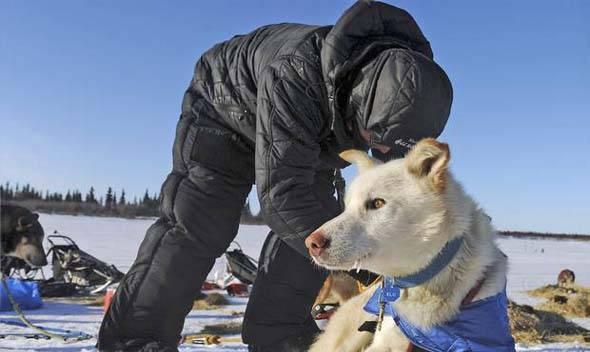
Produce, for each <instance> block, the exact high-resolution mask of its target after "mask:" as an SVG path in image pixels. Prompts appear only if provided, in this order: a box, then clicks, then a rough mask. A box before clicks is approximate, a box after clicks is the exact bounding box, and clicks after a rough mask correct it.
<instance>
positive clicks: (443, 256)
mask: <svg viewBox="0 0 590 352" xmlns="http://www.w3.org/2000/svg"><path fill="white" fill-rule="evenodd" d="M461 244H463V236H461V237H457V238H455V239H453V240H451V241H449V242H447V244H445V246H444V247H443V249H442V250H441V251H440V252H439V253H438V254H437V255H436V257H434V259H432V261H431V262H430V263H429V264H428V265H427V266H426V267H425V268H424V269H422V270H420V271H418V272H416V273H414V274H410V275H406V276H399V277H393V278H389V277H384V278H383V288H384V291H387V288H388V287H391V288H393V287H397V288H398V289H400V288H410V287H414V286H418V285H421V284H423V283H425V282H426V281H428V280H430V279H432V278H433V277H435V276H436V275H437V274H438V273H440V272H441V271H442V270H443V269H444V268H445V267H446V266H447V265H449V263H450V262H451V261H452V260H453V258H455V255H456V254H457V252H458V251H459V248H461Z"/></svg>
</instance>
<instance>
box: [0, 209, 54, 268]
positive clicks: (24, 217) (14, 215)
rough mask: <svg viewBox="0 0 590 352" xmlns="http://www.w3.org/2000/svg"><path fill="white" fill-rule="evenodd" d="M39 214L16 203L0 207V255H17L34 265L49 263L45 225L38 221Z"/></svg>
mask: <svg viewBox="0 0 590 352" xmlns="http://www.w3.org/2000/svg"><path fill="white" fill-rule="evenodd" d="M38 219H39V214H35V213H32V212H31V211H30V210H28V209H27V208H23V207H20V206H16V205H2V206H1V208H0V225H1V226H0V238H1V240H2V246H1V248H0V255H1V256H3V257H4V256H6V257H16V258H20V259H22V260H24V261H25V262H26V263H27V264H29V265H30V266H33V267H40V266H44V265H47V258H46V257H45V251H44V250H43V237H44V236H45V233H44V232H43V227H41V224H40V223H39V221H38ZM3 269H4V268H3Z"/></svg>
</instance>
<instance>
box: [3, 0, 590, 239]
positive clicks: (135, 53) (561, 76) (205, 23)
mask: <svg viewBox="0 0 590 352" xmlns="http://www.w3.org/2000/svg"><path fill="white" fill-rule="evenodd" d="M390 3H392V4H394V5H397V6H400V7H402V8H405V9H406V10H408V11H409V12H410V13H411V14H412V15H413V16H414V17H415V18H416V20H417V21H418V23H419V24H420V26H421V27H422V29H423V31H424V33H425V35H426V36H427V37H428V38H429V40H430V41H431V43H432V46H433V49H434V53H435V57H436V60H437V61H438V62H439V63H440V64H441V66H443V67H444V68H445V70H446V71H447V73H448V74H449V76H450V78H451V80H452V82H453V85H454V89H455V100H454V104H453V109H452V113H451V117H450V120H449V123H448V125H447V128H446V130H445V132H444V134H443V135H442V136H441V139H442V140H444V141H447V142H449V143H450V145H451V150H452V155H453V159H452V168H453V170H454V172H455V174H456V175H457V176H458V178H459V179H460V180H461V181H462V182H463V184H464V185H465V187H466V189H467V190H468V192H469V193H471V194H473V195H474V196H475V198H476V199H478V200H479V201H480V203H481V205H482V206H483V207H484V208H485V209H486V210H487V211H488V213H489V214H490V215H491V216H492V217H493V218H494V221H495V224H496V225H497V226H498V227H499V228H502V229H531V230H537V231H555V232H576V233H590V183H589V182H588V180H589V179H590V157H589V156H588V152H589V151H590V136H589V134H590V25H588V22H587V21H588V18H589V17H590V2H589V1H584V0H578V1H574V0H568V1H488V2H482V1H436V0H432V1H426V0H421V1H390ZM351 4H352V1H315V0H307V1H282V0H273V1H220V0H217V1H156V0H153V1H145V0H142V1H139V0H129V1H115V0H105V1H90V0H75V1H74V0H71V1H19V0H5V1H2V2H0V181H1V182H5V181H12V182H17V181H18V182H21V183H23V182H30V183H31V184H32V185H34V186H36V187H39V188H42V189H46V188H49V189H51V190H56V191H65V190H67V189H74V188H78V189H80V190H82V191H83V192H85V191H86V190H87V189H88V188H89V187H90V186H91V185H93V186H94V187H95V188H97V190H98V192H99V193H104V192H105V191H106V188H107V187H108V186H113V187H114V188H115V189H116V190H117V191H119V190H120V189H122V188H125V190H126V191H127V193H128V195H131V196H133V195H141V194H142V193H143V192H144V191H145V189H146V188H149V189H150V191H151V192H153V191H157V190H158V189H159V187H160V184H161V182H162V181H163V179H164V178H165V175H166V174H167V173H168V171H169V168H170V164H171V146H172V141H173V137H174V127H175V124H176V121H177V119H178V115H179V113H180V102H181V99H182V95H183V93H184V90H185V89H186V87H187V84H188V82H189V80H190V78H191V75H192V70H193V67H194V63H195V61H196V60H197V58H198V57H199V56H200V54H201V53H203V52H204V51H205V50H206V49H207V48H209V47H211V46H212V45H213V44H215V43H216V42H218V41H222V40H225V39H228V38H229V37H231V36H233V35H234V34H240V33H247V32H249V31H251V30H253V29H254V28H256V27H257V26H260V25H264V24H268V23H278V22H299V23H309V24H332V23H334V22H335V20H336V19H337V18H338V17H339V15H340V14H341V13H342V11H344V10H345V9H346V8H347V7H348V6H350V5H351ZM345 174H346V175H347V177H351V175H352V171H347V172H346V173H345Z"/></svg>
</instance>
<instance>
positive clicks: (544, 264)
mask: <svg viewBox="0 0 590 352" xmlns="http://www.w3.org/2000/svg"><path fill="white" fill-rule="evenodd" d="M40 221H41V224H42V225H43V227H44V229H45V232H46V235H50V234H51V233H53V231H54V230H57V231H59V233H60V234H63V235H68V236H70V237H72V238H73V239H74V241H76V242H77V244H78V245H79V246H80V248H82V249H83V250H85V251H87V252H89V253H90V254H92V255H94V256H95V257H97V258H100V259H101V260H103V261H106V262H108V263H112V264H115V265H116V266H117V267H118V268H119V269H120V270H121V271H123V272H125V271H127V269H129V267H130V266H131V264H132V262H133V260H134V258H135V255H136V252H137V249H138V247H139V244H140V242H141V240H142V239H143V236H144V233H145V231H146V230H147V228H148V227H149V226H150V225H151V224H152V222H153V221H154V220H153V219H137V220H128V219H118V218H96V217H86V216H68V215H47V214H41V217H40ZM267 233H268V228H267V227H265V226H251V225H242V226H240V230H239V233H238V236H237V237H236V241H237V242H238V243H239V244H240V245H241V247H242V249H243V250H244V252H245V253H246V254H248V255H250V256H252V257H255V258H257V257H258V252H259V250H260V247H261V246H262V243H263V241H264V238H265V236H266V234H267ZM499 244H500V247H501V248H502V250H503V251H504V252H505V253H506V254H507V255H508V257H509V259H510V270H509V274H508V294H509V296H510V297H511V298H512V299H514V300H516V301H517V302H519V303H529V304H530V303H534V302H535V301H534V300H533V299H532V298H530V297H529V296H527V295H526V294H525V293H524V291H526V290H529V289H532V288H535V287H539V286H541V285H546V284H549V283H553V282H555V280H556V277H557V274H558V273H559V271H560V270H562V269H564V268H569V269H571V270H573V271H574V272H575V273H576V281H577V282H579V283H580V284H582V285H588V286H590V255H588V253H590V242H582V241H559V240H531V239H515V238H501V239H500V240H499ZM224 268H225V263H224V260H223V258H220V259H219V260H218V261H217V263H216V265H215V266H214V268H213V270H212V271H211V274H210V277H211V279H214V278H217V277H219V276H220V275H222V274H223V272H224ZM45 274H46V276H48V277H49V276H51V273H50V269H49V267H47V268H46V269H45ZM230 302H231V304H230V305H228V306H225V307H224V308H223V309H219V310H209V311H200V310H193V311H192V312H191V313H190V314H189V315H188V317H187V318H186V322H185V327H184V333H189V332H190V333H197V332H199V331H200V330H201V329H202V328H203V327H204V326H205V325H211V324H218V323H222V322H230V321H240V320H241V318H240V317H239V315H237V316H236V314H235V313H236V312H243V311H244V309H245V307H246V303H247V299H246V298H230ZM26 315H27V317H28V318H29V319H30V320H31V321H32V322H33V323H34V324H38V325H41V326H43V327H48V328H54V329H61V330H75V331H82V332H85V333H88V334H91V335H96V333H97V332H98V329H99V327H100V322H101V318H102V315H103V310H102V308H101V307H90V306H86V305H82V304H75V303H71V302H68V301H64V300H46V302H45V304H44V307H43V308H42V309H38V310H32V311H27V312H26ZM0 320H10V321H17V320H18V319H17V318H16V316H15V314H14V313H12V312H0ZM576 322H577V323H578V324H581V325H583V326H584V327H586V328H590V319H576ZM0 332H2V333H14V334H21V335H22V334H25V333H31V332H32V331H31V330H28V329H25V328H21V327H17V326H12V325H7V324H3V323H0ZM95 343H96V340H95V339H91V340H86V341H81V342H74V343H69V344H64V343H62V342H59V341H56V340H31V339H22V338H17V337H14V338H13V337H8V338H6V339H0V351H95V348H94V345H95ZM518 350H519V351H539V352H548V351H590V348H585V347H581V346H574V345H567V344H554V345H543V346H530V347H523V346H519V348H518ZM180 351H187V352H188V351H191V352H192V351H209V352H217V351H247V348H246V346H244V345H242V344H240V343H227V344H223V345H220V346H214V347H210V346H194V347H193V346H191V345H182V347H180Z"/></svg>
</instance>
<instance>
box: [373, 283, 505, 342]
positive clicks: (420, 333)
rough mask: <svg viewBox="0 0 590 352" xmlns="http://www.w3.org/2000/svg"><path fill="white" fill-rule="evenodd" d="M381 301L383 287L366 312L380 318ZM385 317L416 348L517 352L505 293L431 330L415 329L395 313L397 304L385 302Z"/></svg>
mask: <svg viewBox="0 0 590 352" xmlns="http://www.w3.org/2000/svg"><path fill="white" fill-rule="evenodd" d="M380 298H381V288H380V287H379V288H378V289H377V290H376V291H375V294H373V296H371V299H369V301H368V302H367V304H366V305H365V307H364V309H365V311H367V312H369V313H371V314H375V315H378V314H379V301H380ZM384 314H385V315H389V316H392V317H393V320H394V321H395V323H396V324H397V326H398V327H399V328H400V329H401V331H402V332H403V333H404V335H405V336H406V337H407V338H408V339H409V340H410V341H411V342H412V344H413V345H415V346H417V347H419V348H421V349H423V350H426V351H429V352H509V351H510V352H511V351H515V348H514V339H513V338H512V335H511V333H510V325H509V322H508V298H507V297H506V291H505V290H504V291H503V292H501V293H498V294H497V295H495V296H491V297H486V298H484V299H481V300H478V301H474V302H471V303H469V304H466V305H463V306H461V311H460V312H459V314H458V315H457V316H456V317H455V318H454V319H453V320H452V321H449V322H447V323H445V324H443V325H437V326H434V327H432V328H431V329H430V330H423V329H420V328H418V327H415V326H412V324H411V323H410V322H408V321H407V320H405V319H404V318H403V317H402V316H400V315H399V314H398V313H397V312H396V311H395V309H394V308H393V302H386V303H385V313H384Z"/></svg>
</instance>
